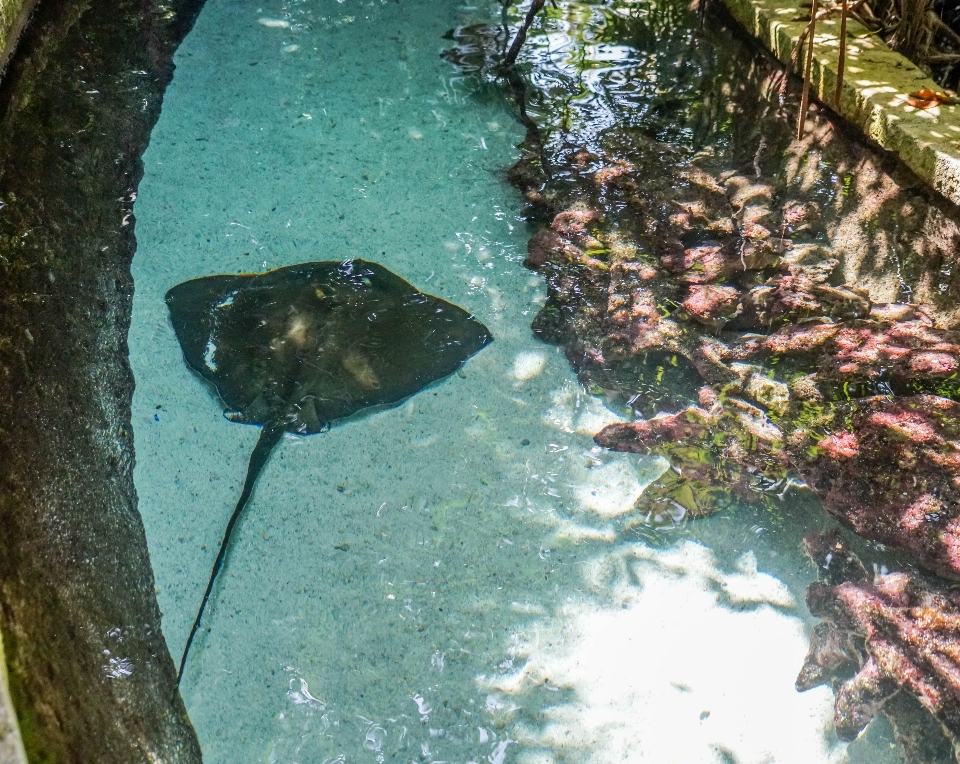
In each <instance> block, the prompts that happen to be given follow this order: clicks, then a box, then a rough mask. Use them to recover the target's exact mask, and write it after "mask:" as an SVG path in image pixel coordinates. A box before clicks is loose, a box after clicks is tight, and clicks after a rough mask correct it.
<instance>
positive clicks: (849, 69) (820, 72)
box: [721, 0, 960, 205]
mask: <svg viewBox="0 0 960 764" xmlns="http://www.w3.org/2000/svg"><path fill="white" fill-rule="evenodd" d="M721 2H722V3H723V5H724V6H725V7H726V8H727V10H728V11H729V12H730V14H731V15H732V16H733V17H734V18H735V19H736V20H737V21H738V22H739V23H740V24H742V25H743V26H744V27H745V28H746V29H747V31H748V32H750V33H751V34H753V35H754V36H755V37H756V38H757V39H759V41H760V42H761V43H762V44H763V45H764V46H765V47H767V48H768V49H769V50H770V51H772V52H773V54H774V55H775V56H776V57H777V58H778V59H780V60H781V61H783V62H785V63H786V62H788V61H789V60H790V54H791V51H792V50H793V48H794V46H795V45H796V42H797V40H798V39H799V37H800V33H801V32H802V31H803V29H804V27H805V26H806V24H807V18H808V17H809V15H810V11H809V9H807V8H801V7H800V2H799V0H721ZM839 31H840V19H839V16H832V17H829V18H826V19H822V20H820V21H818V22H817V27H816V37H815V41H814V57H813V70H812V74H811V92H812V93H814V94H816V96H817V97H818V99H819V100H820V101H821V102H823V103H824V104H826V105H827V106H829V107H830V108H831V109H833V110H834V111H836V112H838V113H839V114H840V116H842V117H844V118H845V119H846V120H848V121H849V122H852V123H853V124H855V125H857V126H858V127H859V128H860V129H861V130H862V131H863V133H864V134H865V135H866V137H867V138H869V139H870V140H871V141H873V142H874V143H876V144H878V145H879V146H880V147H882V148H884V149H886V150H888V151H890V152H892V153H893V154H895V155H897V157H899V159H900V160H901V161H902V162H903V163H904V164H905V165H906V166H907V167H909V168H910V169H911V170H913V172H915V173H916V174H917V175H918V176H919V177H920V178H921V179H923V180H924V181H926V182H927V183H928V184H929V185H930V186H931V187H933V188H934V189H935V190H936V191H938V192H939V193H940V194H942V195H943V196H944V197H946V198H947V199H948V200H950V201H951V202H952V203H953V204H958V205H960V106H947V105H940V106H934V107H932V108H929V109H920V108H915V107H913V106H911V105H910V103H909V102H908V96H909V94H910V93H913V92H916V91H918V90H923V89H925V88H929V89H930V90H934V91H937V90H940V88H939V86H938V85H937V84H936V83H935V82H934V81H933V80H932V79H930V78H929V77H928V76H927V75H926V74H924V73H923V72H922V71H921V70H920V69H918V68H917V67H916V66H914V65H913V64H912V63H911V62H910V61H908V60H907V59H906V58H904V57H903V56H901V55H900V54H899V53H894V52H893V51H892V50H890V49H889V48H888V47H887V46H886V44H885V43H884V42H883V40H881V39H880V38H879V37H877V36H876V35H874V34H872V33H871V32H870V30H868V29H866V28H865V27H864V26H863V25H862V24H860V23H859V22H857V21H855V20H854V19H849V20H848V22H847V61H846V67H845V74H844V80H843V91H842V95H841V98H840V103H839V104H838V103H834V92H835V90H836V83H837V59H838V53H839V48H840V40H839Z"/></svg>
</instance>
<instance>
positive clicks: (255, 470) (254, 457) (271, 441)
mask: <svg viewBox="0 0 960 764" xmlns="http://www.w3.org/2000/svg"><path fill="white" fill-rule="evenodd" d="M283 433H284V428H283V425H282V424H280V423H276V422H274V423H269V424H265V425H264V426H263V428H262V429H261V431H260V439H259V440H258V441H257V445H256V447H255V448H254V449H253V453H252V454H250V464H249V465H248V466H247V478H246V480H244V482H243V491H242V492H241V493H240V500H239V501H237V507H236V509H234V510H233V514H232V515H231V516H230V522H228V523H227V529H226V530H225V531H224V532H223V541H222V542H221V544H220V551H219V552H218V553H217V561H216V562H215V563H213V572H212V573H211V574H210V582H209V583H208V584H207V590H206V591H205V592H204V593H203V601H202V602H201V603H200V610H199V612H198V613H197V618H196V620H195V621H194V622H193V628H192V629H190V636H189V637H187V644H186V646H185V647H184V648H183V657H182V658H181V659H180V669H179V670H178V671H177V685H179V684H180V680H181V679H182V678H183V668H184V666H186V665H187V654H188V653H189V652H190V645H191V644H193V637H194V635H196V633H197V629H198V628H200V621H201V620H203V611H204V608H206V606H207V600H208V599H210V592H212V591H213V584H214V582H215V581H216V580H217V574H218V573H219V572H220V568H222V567H223V560H224V558H225V557H226V556H227V549H228V548H229V546H230V535H231V534H232V533H233V528H234V526H235V525H236V524H237V520H239V519H240V515H241V514H242V513H243V508H244V507H245V506H247V502H248V501H249V500H250V494H252V493H253V486H254V485H255V484H256V482H257V478H258V477H259V476H260V473H261V471H262V470H263V467H264V465H266V463H267V460H268V459H269V458H270V454H271V453H272V452H273V448H274V446H276V445H277V443H279V442H280V438H282V437H283Z"/></svg>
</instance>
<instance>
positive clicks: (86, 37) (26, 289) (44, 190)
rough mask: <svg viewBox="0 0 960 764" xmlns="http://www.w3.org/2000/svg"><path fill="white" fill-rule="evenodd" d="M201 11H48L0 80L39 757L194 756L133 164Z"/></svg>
mask: <svg viewBox="0 0 960 764" xmlns="http://www.w3.org/2000/svg"><path fill="white" fill-rule="evenodd" d="M200 5H201V3H200V2H199V0H174V1H173V2H169V3H164V2H159V1H155V0H145V1H143V0H66V1H65V2H50V3H40V5H39V6H38V8H37V11H36V13H35V14H34V16H33V19H32V21H31V24H30V25H29V27H28V28H27V30H26V32H25V33H24V35H23V37H22V39H21V41H20V44H19V46H18V48H17V55H16V57H15V58H14V59H13V61H12V63H11V65H10V67H9V69H8V71H7V74H6V76H5V77H4V80H3V83H2V87H0V205H2V206H0V284H2V285H3V288H2V290H0V631H2V633H3V638H4V644H5V652H6V666H7V669H8V671H9V685H10V694H11V697H12V700H13V706H14V708H15V709H16V714H17V717H18V722H19V726H20V732H21V735H22V739H23V743H24V747H25V749H26V752H27V756H28V758H29V761H30V762H32V764H36V763H37V762H57V763H60V762H98V764H113V763H114V762H116V764H120V763H121V762H122V763H123V764H129V763H130V762H140V761H143V762H147V761H149V762H171V763H173V762H177V763H181V762H183V763H191V764H192V763H193V762H199V761H200V749H199V745H198V743H197V740H196V736H195V734H194V732H193V729H192V727H191V725H190V721H189V719H188V718H187V715H186V712H185V709H184V706H183V703H182V700H181V699H180V696H179V694H178V693H177V687H176V670H175V667H174V664H173V660H172V659H171V657H170V655H169V653H168V652H167V648H166V645H165V643H164V640H163V636H162V634H161V631H160V611H159V608H158V606H157V602H156V597H155V593H154V580H153V574H152V571H151V568H150V560H149V556H148V552H147V545H146V539H145V537H144V531H143V525H142V522H141V520H140V515H139V513H138V511H137V501H136V493H135V489H134V483H133V476H132V469H133V460H134V452H133V440H132V433H131V428H130V402H131V397H132V393H133V377H132V375H131V374H130V370H129V367H128V362H127V353H126V337H127V330H128V327H129V322H130V305H131V295H132V291H133V283H132V279H131V276H130V261H131V259H132V257H133V253H134V249H135V239H134V233H133V228H134V220H133V213H132V205H133V200H134V199H135V197H136V190H137V185H138V183H139V180H140V177H141V175H142V164H141V159H140V157H141V155H142V152H143V150H144V149H145V147H146V145H147V142H148V140H149V136H150V131H151V129H152V127H153V124H154V122H155V121H156V119H157V116H158V115H159V111H160V102H161V98H162V95H163V91H164V88H165V87H166V85H167V83H168V82H169V81H170V78H171V76H172V72H173V65H172V57H173V52H174V51H175V49H176V47H177V45H178V44H179V42H180V40H181V39H182V38H183V37H184V35H185V34H186V33H187V31H189V29H190V26H191V25H192V23H193V20H194V18H195V17H196V14H197V13H198V11H199V7H200ZM0 758H2V756H0Z"/></svg>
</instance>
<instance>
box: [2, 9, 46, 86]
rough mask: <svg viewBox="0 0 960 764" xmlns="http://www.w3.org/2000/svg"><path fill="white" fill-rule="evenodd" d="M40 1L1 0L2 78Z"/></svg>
mask: <svg viewBox="0 0 960 764" xmlns="http://www.w3.org/2000/svg"><path fill="white" fill-rule="evenodd" d="M37 1H38V0H0V77H2V76H3V75H4V74H5V73H6V71H7V64H9V63H10V59H11V58H12V57H13V51H14V50H15V49H16V47H17V43H18V42H19V40H20V35H21V34H22V33H23V30H24V29H25V28H26V26H27V22H28V21H29V20H30V16H31V15H32V14H33V11H34V9H35V8H36V7H37Z"/></svg>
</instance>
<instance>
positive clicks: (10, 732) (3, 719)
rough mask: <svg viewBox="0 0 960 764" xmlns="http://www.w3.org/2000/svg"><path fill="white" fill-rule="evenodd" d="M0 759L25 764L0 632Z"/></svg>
mask: <svg viewBox="0 0 960 764" xmlns="http://www.w3.org/2000/svg"><path fill="white" fill-rule="evenodd" d="M0 761H2V762H3V763H4V764H27V754H26V751H24V749H23V740H22V739H21V737H20V728H19V727H18V726H17V715H16V713H15V712H14V710H13V701H12V700H11V699H10V688H9V686H8V685H7V660H6V657H5V656H4V652H3V634H0Z"/></svg>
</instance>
